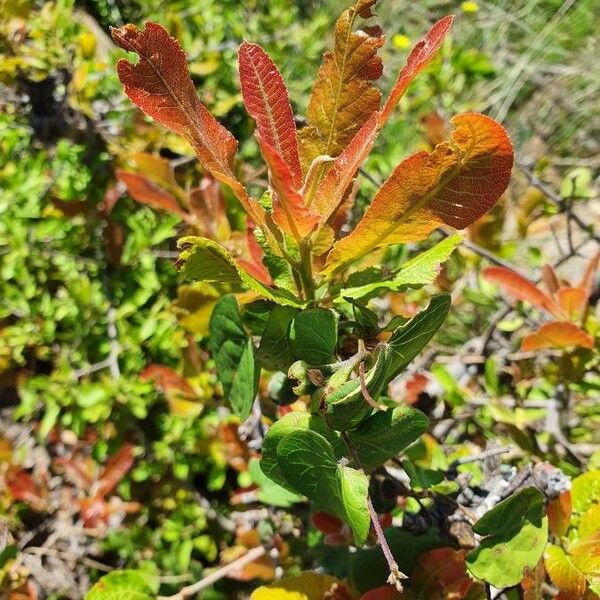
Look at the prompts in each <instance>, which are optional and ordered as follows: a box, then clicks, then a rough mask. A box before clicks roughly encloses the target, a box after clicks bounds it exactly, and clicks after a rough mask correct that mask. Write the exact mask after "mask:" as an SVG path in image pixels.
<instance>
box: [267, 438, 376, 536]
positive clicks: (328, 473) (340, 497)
mask: <svg viewBox="0 0 600 600" xmlns="http://www.w3.org/2000/svg"><path fill="white" fill-rule="evenodd" d="M277 461H278V463H279V465H280V468H281V472H282V474H283V476H284V477H285V479H286V480H287V481H288V482H289V483H290V484H291V485H292V486H293V487H294V488H295V489H296V490H298V491H299V492H300V493H302V494H304V495H305V496H307V497H308V498H310V499H311V500H312V501H313V502H314V503H315V504H317V506H319V507H321V508H324V509H326V510H329V511H331V512H332V513H334V514H335V515H337V516H338V517H340V518H341V519H344V520H345V521H346V522H347V523H348V524H349V525H350V527H351V528H352V531H353V533H354V538H355V542H356V545H357V546H362V545H363V544H364V542H365V540H366V538H367V535H368V533H369V522H370V518H369V511H368V510H367V495H368V487H369V484H368V478H367V476H366V475H365V474H364V473H362V472H361V471H356V470H355V469H351V468H350V467H341V466H339V465H338V464H337V460H336V456H335V453H334V449H333V447H332V446H331V444H330V443H329V442H328V441H327V440H326V439H325V438H324V437H323V436H322V435H319V434H318V433H316V432H314V431H310V430H297V431H293V432H291V433H289V434H288V435H287V436H285V437H284V438H283V439H282V440H281V442H279V444H278V445H277Z"/></svg>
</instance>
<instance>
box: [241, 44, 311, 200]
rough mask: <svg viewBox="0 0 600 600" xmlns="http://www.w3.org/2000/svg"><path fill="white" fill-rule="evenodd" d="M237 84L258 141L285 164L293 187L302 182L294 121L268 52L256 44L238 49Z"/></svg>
mask: <svg viewBox="0 0 600 600" xmlns="http://www.w3.org/2000/svg"><path fill="white" fill-rule="evenodd" d="M238 56H239V67H240V84H241V88H242V96H243V98H244V105H245V106H246V110H247V111H248V113H250V116H251V117H252V118H253V119H254V120H255V121H256V126H257V128H258V133H259V135H260V137H261V139H262V140H264V142H265V143H266V144H268V145H269V146H271V147H272V148H274V149H275V151H276V153H277V155H278V156H279V157H280V158H281V160H282V161H283V162H284V163H285V164H286V165H287V166H288V168H289V170H290V173H291V178H292V183H293V185H294V186H295V188H296V189H299V188H300V186H301V185H302V169H301V168H300V158H299V155H298V140H297V139H296V123H295V122H294V113H293V112H292V107H291V105H290V100H289V97H288V91H287V88H286V86H285V83H284V81H283V77H282V76H281V74H280V73H279V71H278V70H277V67H276V66H275V64H274V63H273V61H272V60H271V59H270V57H269V55H268V54H267V53H266V52H265V51H264V50H263V49H262V48H261V47H260V46H258V45H257V44H250V43H248V42H244V43H243V44H242V45H241V46H240V49H239V53H238Z"/></svg>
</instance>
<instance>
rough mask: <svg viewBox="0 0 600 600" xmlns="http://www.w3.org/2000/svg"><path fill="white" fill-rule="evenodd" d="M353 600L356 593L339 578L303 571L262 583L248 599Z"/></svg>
mask: <svg viewBox="0 0 600 600" xmlns="http://www.w3.org/2000/svg"><path fill="white" fill-rule="evenodd" d="M324 598H330V599H331V600H354V599H355V598H356V594H355V593H354V591H353V590H351V588H350V586H349V585H348V584H347V583H346V582H345V581H342V580H341V579H337V578H335V577H332V576H331V575H324V574H322V573H314V572H312V571H305V572H303V573H300V575H295V576H293V577H284V578H283V579H280V580H279V581H276V582H275V583H271V584H269V585H263V586H261V587H259V588H257V589H256V590H254V591H253V592H252V595H251V596H250V600H324Z"/></svg>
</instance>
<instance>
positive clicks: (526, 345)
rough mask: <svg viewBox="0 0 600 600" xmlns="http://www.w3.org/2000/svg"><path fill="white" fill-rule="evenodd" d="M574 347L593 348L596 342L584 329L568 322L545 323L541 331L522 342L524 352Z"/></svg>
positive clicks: (529, 335)
mask: <svg viewBox="0 0 600 600" xmlns="http://www.w3.org/2000/svg"><path fill="white" fill-rule="evenodd" d="M572 346H581V347H582V348H593V347H594V340H593V338H592V336H591V335H589V334H587V333H586V332H585V331H583V329H581V328H580V327H578V326H577V325H575V324H574V323H569V322H566V321H553V322H552V323H544V324H543V325H541V326H540V327H539V329H536V330H535V331H533V332H531V333H528V334H527V335H526V336H525V337H524V338H523V341H522V342H521V350H523V351H524V352H531V351H533V350H546V349H549V348H557V349H561V348H570V347H572Z"/></svg>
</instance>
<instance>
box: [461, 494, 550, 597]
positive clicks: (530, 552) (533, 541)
mask: <svg viewBox="0 0 600 600" xmlns="http://www.w3.org/2000/svg"><path fill="white" fill-rule="evenodd" d="M544 512H545V511H544V496H543V495H542V494H541V493H540V492H539V491H538V490H536V489H535V488H525V489H523V490H521V491H520V492H518V493H516V494H514V495H513V496H510V497H509V498H507V499H506V500H503V501H502V502H500V503H499V504H498V505H497V506H495V507H494V508H493V509H492V510H490V511H489V512H487V513H486V514H485V515H484V516H483V517H481V519H479V521H477V523H476V524H475V526H474V527H473V531H474V532H475V533H477V534H479V535H481V536H487V537H485V538H484V539H483V540H482V541H481V542H480V544H479V546H478V547H477V548H475V550H472V551H471V552H469V553H468V554H467V557H466V561H467V566H468V569H469V572H470V573H471V575H473V576H474V577H477V578H478V579H482V580H483V581H486V582H488V583H489V584H491V585H493V586H494V587H496V588H499V589H502V588H508V587H512V586H513V585H517V584H518V583H519V582H520V581H521V580H522V579H523V573H524V570H525V569H533V568H534V567H535V566H536V565H537V563H538V561H539V560H540V558H541V556H542V553H543V552H544V547H545V546H546V542H547V539H548V519H547V517H545V516H544Z"/></svg>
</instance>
